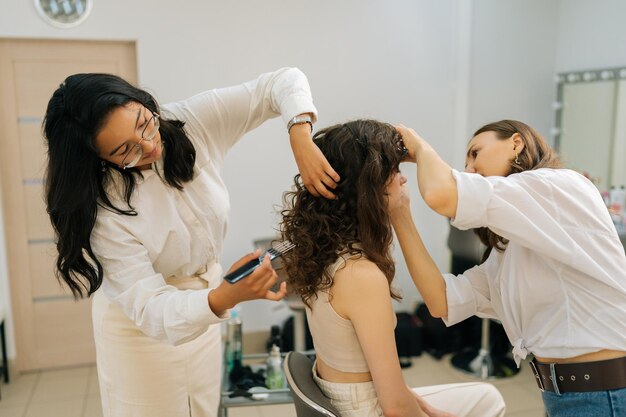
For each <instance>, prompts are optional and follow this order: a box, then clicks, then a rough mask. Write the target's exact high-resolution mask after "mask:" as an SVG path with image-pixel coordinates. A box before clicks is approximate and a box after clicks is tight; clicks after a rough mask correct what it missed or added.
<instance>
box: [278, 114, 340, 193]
mask: <svg viewBox="0 0 626 417" xmlns="http://www.w3.org/2000/svg"><path fill="white" fill-rule="evenodd" d="M289 140H290V142H291V149H292V151H293V156H294V158H295V159H296V164H298V171H300V175H301V176H302V182H303V183H304V186H305V187H306V189H307V190H308V191H309V192H310V193H311V194H313V195H314V196H320V195H321V196H323V197H325V198H328V199H331V200H334V199H335V198H337V197H336V196H335V194H333V192H332V190H334V189H335V187H336V186H337V183H338V182H339V180H340V179H341V178H340V177H339V174H337V173H336V172H335V170H334V169H333V167H331V166H330V164H329V163H328V160H327V159H326V157H325V156H324V154H323V153H322V151H320V149H319V148H318V147H317V145H316V144H315V143H314V142H313V140H312V139H311V128H310V126H309V125H308V124H307V123H304V124H299V125H294V126H293V127H292V128H291V130H290V131H289Z"/></svg>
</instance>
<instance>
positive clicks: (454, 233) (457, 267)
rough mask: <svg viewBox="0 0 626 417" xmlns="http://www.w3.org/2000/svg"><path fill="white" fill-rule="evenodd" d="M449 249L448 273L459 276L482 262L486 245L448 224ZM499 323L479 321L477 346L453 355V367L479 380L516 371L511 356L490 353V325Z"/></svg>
mask: <svg viewBox="0 0 626 417" xmlns="http://www.w3.org/2000/svg"><path fill="white" fill-rule="evenodd" d="M448 248H449V249H450V251H451V252H452V262H451V271H450V272H451V273H452V274H455V275H458V274H461V273H463V272H464V271H466V270H467V269H469V268H472V267H473V266H475V265H478V264H480V263H481V259H482V254H483V252H484V250H485V246H484V245H483V244H482V243H481V242H480V239H478V237H477V236H476V235H475V234H474V232H473V231H472V230H459V229H457V228H456V227H453V226H450V234H449V235H448ZM492 325H495V326H501V324H500V322H499V321H497V320H493V323H492V321H491V320H490V319H482V320H481V334H480V347H479V348H478V349H475V348H468V349H464V350H462V351H460V352H458V353H456V354H455V355H453V356H452V359H451V363H452V366H453V367H454V368H456V369H458V370H459V371H462V372H465V373H468V374H471V375H474V376H476V377H478V378H480V379H489V378H506V377H509V376H513V375H515V374H517V373H518V372H519V368H518V367H517V366H516V365H515V361H513V359H511V358H509V357H507V356H506V355H504V354H496V353H493V352H492V341H491V331H492V329H491V327H492Z"/></svg>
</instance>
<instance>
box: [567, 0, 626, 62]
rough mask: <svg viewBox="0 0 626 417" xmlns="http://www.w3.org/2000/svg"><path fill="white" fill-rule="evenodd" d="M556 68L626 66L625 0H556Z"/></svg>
mask: <svg viewBox="0 0 626 417" xmlns="http://www.w3.org/2000/svg"><path fill="white" fill-rule="evenodd" d="M558 3H559V9H558V25H557V28H558V32H557V48H556V63H555V65H556V72H567V71H580V70H586V69H597V68H611V67H623V66H626V47H625V45H626V24H624V18H625V17H626V2H625V1H623V0H600V1H587V0H559V2H558Z"/></svg>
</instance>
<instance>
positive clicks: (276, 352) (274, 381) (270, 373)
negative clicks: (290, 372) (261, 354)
mask: <svg viewBox="0 0 626 417" xmlns="http://www.w3.org/2000/svg"><path fill="white" fill-rule="evenodd" d="M282 363H283V360H282V358H281V356H280V348H279V347H278V346H276V345H273V346H272V350H271V351H270V356H269V357H268V358H267V362H266V365H267V372H266V374H265V385H266V386H267V388H269V389H280V388H284V387H285V374H284V373H283V367H282Z"/></svg>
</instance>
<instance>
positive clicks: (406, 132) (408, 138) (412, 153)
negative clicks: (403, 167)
mask: <svg viewBox="0 0 626 417" xmlns="http://www.w3.org/2000/svg"><path fill="white" fill-rule="evenodd" d="M395 128H396V130H397V131H398V132H399V133H400V135H402V141H403V142H404V146H406V148H407V149H408V150H409V153H408V154H407V156H406V158H405V159H404V161H405V162H417V155H418V153H419V149H420V147H421V146H422V145H423V144H424V143H426V141H425V140H424V139H422V137H421V136H420V135H418V134H417V133H416V132H415V130H413V129H411V128H408V127H406V126H404V125H397V126H395Z"/></svg>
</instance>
